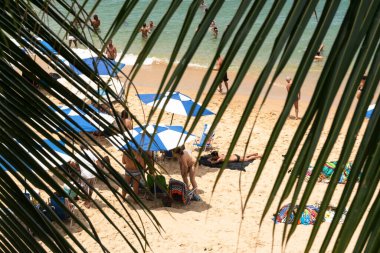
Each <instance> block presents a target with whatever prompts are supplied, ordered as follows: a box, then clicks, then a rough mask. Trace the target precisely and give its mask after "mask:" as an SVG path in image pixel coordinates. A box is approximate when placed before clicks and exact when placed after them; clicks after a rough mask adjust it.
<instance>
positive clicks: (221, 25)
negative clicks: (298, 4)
mask: <svg viewBox="0 0 380 253" xmlns="http://www.w3.org/2000/svg"><path fill="white" fill-rule="evenodd" d="M95 2H96V1H95V0H89V1H88V4H87V5H86V10H87V11H90V10H91V8H92V6H93V5H94V3H95ZM124 2H125V1H124V0H105V1H102V2H101V4H100V5H98V6H97V8H96V10H95V13H96V14H97V15H98V16H99V18H100V20H101V30H100V36H105V35H106V32H107V30H108V29H109V27H111V25H112V23H113V22H114V19H115V17H116V15H117V14H118V12H119V11H120V9H121V7H122V5H123V4H124ZM211 2H212V1H205V4H206V6H209V5H210V4H211ZM253 2H254V1H252V3H253ZM149 3H150V1H147V0H142V1H139V2H138V4H137V6H136V7H135V8H134V10H133V12H132V13H131V15H130V16H129V17H128V19H127V20H126V22H124V24H123V25H122V27H121V28H120V30H119V31H118V33H117V34H116V35H115V37H114V39H113V42H114V44H115V45H116V47H117V49H118V51H119V52H120V51H121V50H122V49H123V48H124V47H125V45H126V43H127V41H128V40H129V38H130V37H131V33H132V31H133V29H134V28H135V26H136V24H137V22H138V21H139V20H140V18H141V16H142V14H143V12H144V10H145V9H146V7H147V5H148V4H149ZM170 4H171V1H169V0H159V1H158V3H157V4H156V6H155V8H154V10H153V12H152V13H151V15H150V16H149V17H148V18H147V19H146V23H148V22H149V21H150V20H152V21H153V22H154V23H155V25H157V24H158V23H159V22H160V20H161V19H162V16H163V15H164V14H165V13H166V11H167V9H168V7H169V6H170ZM190 4H191V1H182V3H181V5H180V7H179V8H178V10H177V11H176V13H175V15H174V16H173V17H172V18H171V20H170V22H169V23H168V24H167V27H166V28H165V30H164V31H163V33H162V34H161V36H160V38H159V40H158V42H157V43H156V45H155V46H154V48H153V49H152V51H151V52H150V54H149V59H148V60H147V61H146V64H154V63H165V62H167V61H168V59H169V58H170V55H171V53H172V50H173V47H174V45H175V42H176V39H177V38H178V35H179V33H180V30H181V27H182V25H183V21H184V19H185V16H186V13H187V11H188V8H189V6H190ZM239 4H240V1H236V0H227V1H225V3H224V5H223V7H222V9H221V10H220V11H219V13H218V15H217V16H216V18H215V23H216V26H217V27H218V30H219V34H218V36H217V37H215V36H214V35H213V34H212V32H211V30H210V31H209V32H208V33H207V34H206V36H205V38H204V39H203V41H202V44H201V45H200V47H199V49H198V50H197V52H196V54H195V55H194V57H193V58H192V60H191V65H192V66H194V67H208V66H209V64H210V61H211V59H212V57H211V56H213V55H214V54H215V52H216V49H217V47H218V45H219V43H220V39H221V37H222V34H223V32H224V31H225V29H226V27H227V25H228V24H229V23H230V21H231V19H232V17H233V15H234V14H235V12H236V10H237V8H238V7H239ZM272 4H273V1H270V0H268V1H267V3H266V4H265V7H264V9H263V11H262V12H261V13H260V15H259V17H258V19H257V21H256V22H255V24H254V25H253V26H252V28H251V30H250V32H249V33H248V34H247V36H246V40H245V43H244V44H243V45H242V47H241V48H240V50H239V52H238V54H237V55H236V57H235V59H234V61H233V63H232V66H231V67H230V69H231V68H232V69H234V68H235V69H237V68H238V67H239V66H240V65H241V63H242V60H243V58H244V56H245V55H246V53H247V50H248V48H249V47H250V45H251V43H252V41H253V40H254V38H255V35H256V34H257V32H258V30H259V29H260V27H261V25H262V24H263V23H264V21H265V18H266V15H267V14H268V12H269V11H270V8H271V6H272ZM292 4H293V1H290V0H289V1H287V3H286V5H285V8H284V9H283V11H282V12H281V14H280V16H279V18H278V19H277V21H276V24H275V26H274V28H273V29H272V31H271V32H270V34H269V36H268V38H267V39H266V40H265V41H264V43H263V45H262V47H261V50H260V53H259V54H258V55H257V57H256V59H255V60H254V62H253V63H252V65H251V69H252V70H260V69H262V68H263V66H264V65H265V63H266V61H267V59H268V56H269V53H270V52H271V50H272V47H273V44H274V41H275V39H276V36H277V33H278V31H279V30H280V29H281V26H282V24H283V23H284V21H285V19H286V16H287V14H288V12H289V10H290V8H291V6H292ZM324 4H325V1H321V2H320V3H319V4H318V6H317V8H316V14H317V16H313V17H312V18H311V20H310V21H309V24H308V26H307V27H306V29H305V32H304V35H303V36H302V38H301V40H300V41H299V43H298V45H297V48H296V50H295V52H294V54H293V55H292V57H291V59H290V61H289V63H288V65H287V67H286V68H287V69H288V70H292V69H296V68H297V65H298V64H299V62H300V60H301V58H302V55H303V53H304V51H305V50H306V48H307V44H308V43H309V41H310V39H311V37H312V34H313V31H314V29H315V28H316V26H317V22H318V18H319V16H320V15H321V13H322V10H323V6H324ZM348 5H349V1H348V0H345V1H343V2H342V4H341V6H340V7H339V10H338V12H337V13H336V16H335V19H334V21H333V23H332V25H331V27H330V30H329V32H328V34H327V35H326V37H325V39H324V41H323V43H324V45H325V50H324V52H323V54H324V56H327V55H328V54H329V51H330V48H331V47H332V45H333V43H334V40H335V37H336V34H337V32H338V29H339V27H340V24H341V22H342V20H343V18H344V15H345V12H346V10H347V7H348ZM204 9H205V7H201V6H200V7H199V10H198V12H197V14H196V17H195V19H194V20H193V23H192V28H191V29H190V32H189V34H188V35H187V36H186V39H185V42H184V45H183V46H182V48H181V51H180V55H179V56H181V55H183V54H184V52H186V49H187V48H188V45H189V44H190V42H191V39H192V36H193V35H194V33H195V31H196V28H197V26H198V24H199V23H200V22H201V20H202V18H203V16H204V15H205V11H204ZM50 26H51V27H52V29H53V30H56V31H59V29H58V27H55V25H54V23H53V22H51V23H50ZM93 38H95V36H93ZM94 43H95V45H96V46H97V47H99V48H100V47H101V46H102V45H101V43H100V41H98V40H96V39H95V40H94ZM145 43H146V41H145V40H144V39H143V38H142V36H141V35H138V36H137V38H136V39H135V41H134V42H133V45H132V47H131V48H130V49H129V51H128V52H127V54H128V55H127V56H126V59H125V61H126V62H129V63H130V64H133V62H134V60H135V59H136V56H137V55H138V54H139V52H140V51H141V50H142V48H143V47H144V45H145ZM224 53H225V52H224ZM177 60H179V58H178V59H177ZM322 67H323V62H316V63H314V64H313V66H312V70H320V69H321V68H322Z"/></svg>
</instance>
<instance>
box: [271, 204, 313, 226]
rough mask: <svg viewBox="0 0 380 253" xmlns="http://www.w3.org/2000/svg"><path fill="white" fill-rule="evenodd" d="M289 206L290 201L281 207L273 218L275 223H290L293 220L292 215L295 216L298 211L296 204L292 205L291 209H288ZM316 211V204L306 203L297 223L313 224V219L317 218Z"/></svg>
mask: <svg viewBox="0 0 380 253" xmlns="http://www.w3.org/2000/svg"><path fill="white" fill-rule="evenodd" d="M289 207H290V203H289V204H287V205H285V206H283V207H281V209H280V210H279V211H278V213H277V215H275V217H274V218H273V219H274V221H275V223H285V222H288V224H291V223H293V222H294V217H295V216H296V213H297V211H298V205H296V206H294V208H293V210H292V211H289ZM318 212H319V207H318V206H315V205H307V206H306V207H305V209H304V210H303V212H302V214H301V217H300V219H299V220H298V221H297V224H302V225H314V223H315V221H316V220H317V216H318ZM288 215H289V220H288V221H286V219H287V217H288Z"/></svg>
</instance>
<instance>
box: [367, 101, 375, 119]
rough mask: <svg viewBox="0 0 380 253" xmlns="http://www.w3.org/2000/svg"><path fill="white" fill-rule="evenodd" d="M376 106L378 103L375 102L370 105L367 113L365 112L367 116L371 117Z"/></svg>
mask: <svg viewBox="0 0 380 253" xmlns="http://www.w3.org/2000/svg"><path fill="white" fill-rule="evenodd" d="M375 106H376V104H373V105H370V106H369V107H368V110H367V113H366V114H365V117H366V118H371V116H372V113H373V110H375Z"/></svg>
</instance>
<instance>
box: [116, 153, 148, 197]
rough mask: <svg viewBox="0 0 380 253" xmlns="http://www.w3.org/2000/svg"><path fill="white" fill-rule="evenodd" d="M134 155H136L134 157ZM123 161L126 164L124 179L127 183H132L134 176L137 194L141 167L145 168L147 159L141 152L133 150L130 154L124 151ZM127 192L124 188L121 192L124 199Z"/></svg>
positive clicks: (134, 188)
mask: <svg viewBox="0 0 380 253" xmlns="http://www.w3.org/2000/svg"><path fill="white" fill-rule="evenodd" d="M132 156H134V159H132ZM122 163H123V164H124V165H125V175H124V179H125V181H126V182H127V184H128V185H130V184H131V181H132V178H133V191H134V193H135V194H136V195H137V194H138V193H139V183H140V179H141V172H142V171H141V169H144V170H145V167H146V163H145V160H144V158H143V157H142V156H141V154H140V153H139V152H137V151H135V150H133V151H132V152H131V153H130V154H126V153H125V152H123V158H122ZM138 164H139V165H140V166H141V167H140V166H139V165H138ZM126 194H127V192H126V191H125V190H124V189H123V190H122V192H121V196H122V197H123V199H125V195H126Z"/></svg>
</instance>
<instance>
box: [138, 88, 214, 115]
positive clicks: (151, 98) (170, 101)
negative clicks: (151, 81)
mask: <svg viewBox="0 0 380 253" xmlns="http://www.w3.org/2000/svg"><path fill="white" fill-rule="evenodd" d="M137 96H138V97H139V98H140V100H141V101H142V102H143V103H144V104H147V105H150V106H153V107H155V106H157V108H164V110H165V111H167V112H170V113H173V114H179V115H183V116H189V115H191V116H197V114H198V112H199V110H200V109H201V107H202V106H201V104H199V103H195V102H194V101H193V100H192V99H191V98H190V97H189V96H187V95H185V94H182V93H180V92H173V93H172V94H170V92H166V93H165V94H138V95H137ZM160 99H161V100H160ZM166 102H167V104H166V105H165V103H166ZM193 106H194V111H193V112H192V114H190V111H191V108H192V107H193ZM207 115H214V113H213V112H212V111H210V110H209V109H207V108H205V110H204V111H203V113H202V116H207Z"/></svg>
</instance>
